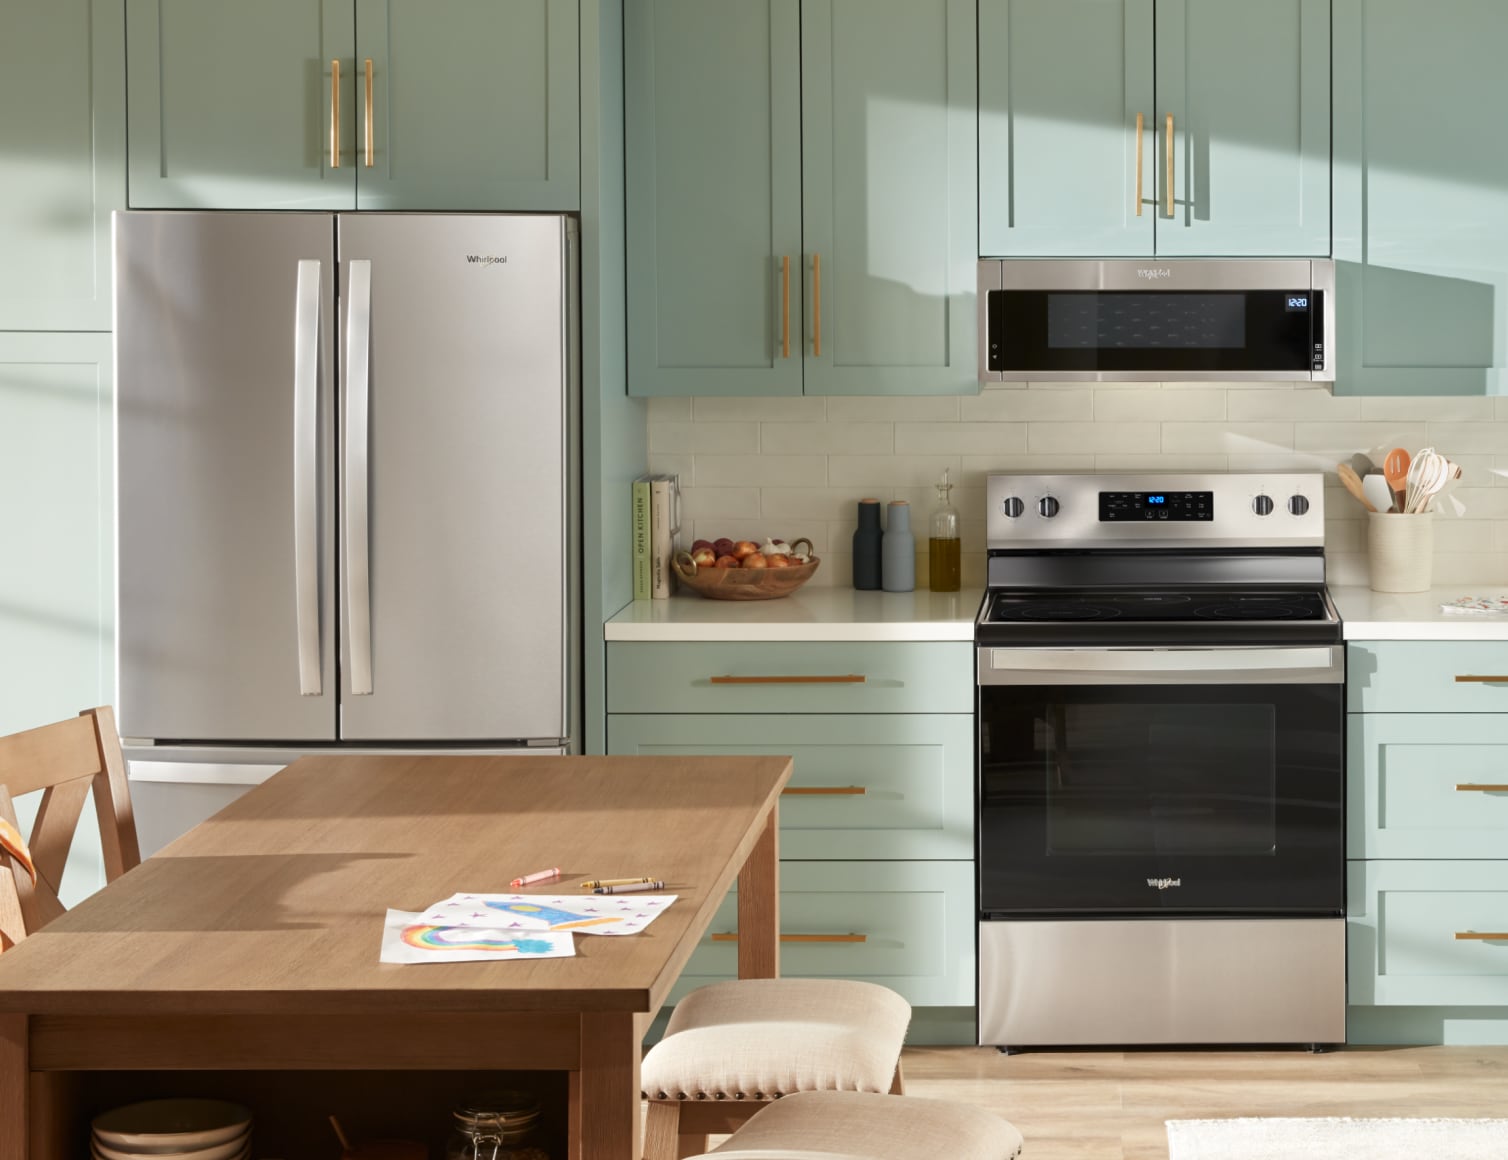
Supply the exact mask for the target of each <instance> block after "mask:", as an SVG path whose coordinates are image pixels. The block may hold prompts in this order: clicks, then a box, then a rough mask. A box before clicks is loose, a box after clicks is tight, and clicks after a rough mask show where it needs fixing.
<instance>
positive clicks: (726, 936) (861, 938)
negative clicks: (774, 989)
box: [712, 930, 869, 943]
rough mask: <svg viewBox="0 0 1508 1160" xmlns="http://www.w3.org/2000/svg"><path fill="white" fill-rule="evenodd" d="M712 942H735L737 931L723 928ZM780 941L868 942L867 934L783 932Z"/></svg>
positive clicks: (714, 936) (713, 937)
mask: <svg viewBox="0 0 1508 1160" xmlns="http://www.w3.org/2000/svg"><path fill="white" fill-rule="evenodd" d="M712 941H713V942H737V941H738V931H736V930H723V931H718V932H717V933H716V934H714V935H713V936H712ZM780 941H781V942H783V943H785V942H799V943H814V942H816V943H861V942H868V941H869V936H868V935H867V934H783V935H781V936H780Z"/></svg>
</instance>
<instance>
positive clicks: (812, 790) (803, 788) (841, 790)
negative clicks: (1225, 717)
mask: <svg viewBox="0 0 1508 1160" xmlns="http://www.w3.org/2000/svg"><path fill="white" fill-rule="evenodd" d="M1456 788H1457V789H1460V788H1461V787H1460V786H1457V787H1456ZM780 792H781V794H782V795H784V794H810V795H819V794H820V795H821V796H823V797H829V796H836V795H838V794H842V795H844V796H849V795H860V794H864V793H867V792H869V791H868V790H866V789H865V788H864V787H863V786H862V785H788V786H786V787H785V788H784V789H783V790H781V791H780Z"/></svg>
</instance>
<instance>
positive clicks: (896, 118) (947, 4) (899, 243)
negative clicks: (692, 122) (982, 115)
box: [801, 0, 979, 395]
mask: <svg viewBox="0 0 1508 1160" xmlns="http://www.w3.org/2000/svg"><path fill="white" fill-rule="evenodd" d="M975 44H976V38H975V10H974V4H973V2H972V0H804V2H803V3H802V6H801V70H802V84H801V102H802V103H801V151H802V165H801V182H802V198H801V210H802V218H801V220H802V235H803V240H804V247H805V251H806V259H805V264H804V267H803V269H802V271H801V276H802V279H803V284H804V288H805V290H806V292H807V302H806V311H805V323H806V325H805V328H804V329H805V335H804V349H805V367H806V393H807V394H809V395H882V394H912V395H917V394H944V393H957V394H962V393H967V394H976V393H977V392H978V390H979V381H978V380H979V352H978V347H977V345H976V343H975V332H976V311H975V306H974V295H975V286H976V263H977V258H978V249H977V247H976V226H975V204H976V202H975V187H976V157H977V151H978V141H977V139H976V133H975V127H976V124H977V122H976V114H975V104H976V93H975V68H976V59H975V52H976V47H975Z"/></svg>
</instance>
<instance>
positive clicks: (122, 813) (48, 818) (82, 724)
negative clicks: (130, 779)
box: [0, 705, 141, 951]
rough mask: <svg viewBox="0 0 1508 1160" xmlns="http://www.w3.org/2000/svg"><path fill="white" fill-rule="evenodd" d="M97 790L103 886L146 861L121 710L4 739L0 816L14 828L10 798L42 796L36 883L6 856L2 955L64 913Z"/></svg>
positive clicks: (35, 829) (0, 863)
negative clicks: (75, 851)
mask: <svg viewBox="0 0 1508 1160" xmlns="http://www.w3.org/2000/svg"><path fill="white" fill-rule="evenodd" d="M91 789H92V790H93V791H94V810H95V814H96V815H97V817H98V819H99V836H100V848H101V850H102V852H103V854H104V862H105V880H106V881H107V882H113V881H115V879H117V878H119V877H120V876H121V875H122V874H124V873H125V872H126V871H127V870H129V869H131V868H132V867H133V866H136V865H138V864H139V863H140V862H141V850H140V848H139V847H138V845H137V842H136V821H135V818H134V817H133V816H132V813H131V795H130V790H129V789H128V788H127V785H126V762H125V758H124V757H122V756H121V751H120V735H119V734H118V733H117V732H116V729H115V711H114V710H113V709H111V708H110V707H109V706H108V705H105V706H102V707H100V708H98V709H86V710H84V711H83V712H82V713H80V714H79V715H78V716H77V717H75V718H72V719H71V720H67V721H59V722H57V723H56V724H53V725H42V726H40V727H38V728H36V729H27V730H26V731H24V732H22V733H12V734H11V735H10V736H8V737H0V818H4V819H5V820H6V821H8V822H10V823H11V825H13V826H14V825H16V824H17V823H16V813H15V809H14V808H13V806H12V799H14V798H18V797H20V796H21V795H22V794H27V793H33V792H35V791H37V790H41V791H43V793H42V801H41V803H40V805H39V806H38V808H37V816H36V821H35V822H34V823H33V825H32V829H31V834H30V836H29V837H28V838H27V844H28V845H29V846H30V849H31V858H32V862H33V864H34V865H35V867H36V878H37V880H36V883H35V885H34V884H33V883H32V880H31V875H29V874H28V873H27V872H26V869H25V867H24V866H23V865H22V864H21V863H20V862H19V861H18V860H17V859H15V858H13V857H10V856H7V855H5V854H4V853H0V951H3V950H5V949H6V948H7V947H9V946H11V945H14V944H15V943H18V942H20V941H21V940H22V939H23V938H25V937H26V936H27V935H28V934H33V933H35V932H36V931H37V930H39V929H41V928H42V927H43V926H45V925H46V924H47V923H49V922H51V921H52V920H53V919H54V918H56V917H57V916H58V915H60V914H62V913H63V912H64V909H65V908H64V906H63V904H62V902H60V901H59V900H58V884H59V883H60V882H61V881H62V879H63V867H64V865H65V864H66V863H67V861H68V849H69V847H70V846H71V845H72V844H73V835H74V831H75V830H76V829H77V827H78V822H79V818H80V816H81V815H82V814H83V809H84V803H85V801H87V800H88V797H89V792H90V790H91Z"/></svg>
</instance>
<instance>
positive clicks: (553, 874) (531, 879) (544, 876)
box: [508, 866, 560, 886]
mask: <svg viewBox="0 0 1508 1160" xmlns="http://www.w3.org/2000/svg"><path fill="white" fill-rule="evenodd" d="M559 877H560V867H559V866H551V867H550V868H549V869H548V870H541V871H539V872H538V873H537V874H525V875H524V876H523V877H522V878H515V879H514V880H513V881H512V882H510V883H508V885H509V886H533V885H534V883H536V882H548V881H549V880H550V879H551V878H559Z"/></svg>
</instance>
